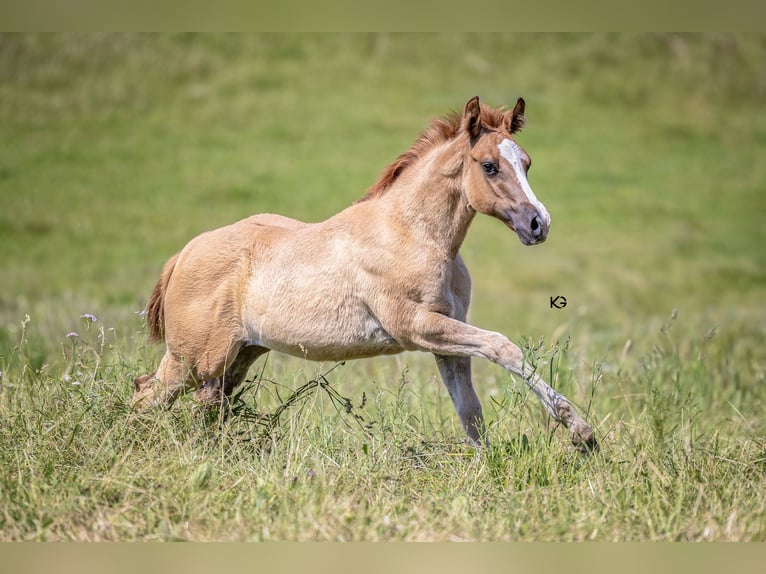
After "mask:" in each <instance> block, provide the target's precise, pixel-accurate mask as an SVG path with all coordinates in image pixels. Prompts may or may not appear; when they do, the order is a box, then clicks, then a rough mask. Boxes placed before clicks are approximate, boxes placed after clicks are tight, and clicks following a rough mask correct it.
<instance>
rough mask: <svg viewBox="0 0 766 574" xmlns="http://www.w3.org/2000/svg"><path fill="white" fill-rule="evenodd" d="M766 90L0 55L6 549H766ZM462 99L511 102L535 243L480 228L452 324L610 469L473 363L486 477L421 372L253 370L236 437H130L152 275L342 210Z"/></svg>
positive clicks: (646, 57) (432, 56)
mask: <svg viewBox="0 0 766 574" xmlns="http://www.w3.org/2000/svg"><path fill="white" fill-rule="evenodd" d="M764 69H766V42H764V39H763V38H762V37H758V36H737V35H728V34H727V35H638V36H636V35H510V36H501V35H488V36H486V35H481V36H479V35H428V36H412V35H376V36H367V35H284V36H282V35H259V36H146V35H104V36H102V35H90V36H71V35H64V36H57V35H42V36H31V35H23V36H13V35H11V36H7V35H4V36H2V37H0V205H2V208H1V209H0V261H2V265H3V270H2V273H0V371H1V372H2V374H0V539H2V540H730V541H745V540H748V541H763V540H765V539H766V527H765V526H764V525H765V524H766V520H765V517H766V512H765V506H766V496H764V492H766V488H764V486H766V484H765V483H766V480H765V478H764V476H765V473H766V438H764V437H766V420H765V419H764V416H763V404H764V399H766V385H765V384H764V383H765V382H766V351H764V349H766V327H764V326H765V325H766V312H764V307H763V304H762V301H763V297H764V295H766V276H765V275H764V269H766V256H764V251H763V249H762V245H763V244H764V240H766V231H765V229H766V228H764V227H763V225H762V220H763V215H764V212H765V211H766V209H764V208H766V196H765V195H764V190H765V189H766V167H764V164H763V162H762V160H761V158H762V157H763V155H764V151H766V115H765V114H764V112H763V109H764V107H763V104H764V100H765V99H766V84H764V77H766V76H765V75H764V74H763V71H764ZM476 93H478V94H479V95H480V96H481V97H482V98H483V99H485V100H487V101H489V102H490V103H493V104H501V103H505V104H509V105H510V104H512V103H513V101H514V100H515V97H516V96H517V95H524V96H525V98H526V99H527V108H528V124H527V127H526V129H525V130H524V132H522V134H521V136H520V138H519V139H520V142H521V144H522V145H524V146H525V148H526V149H527V151H528V152H529V153H530V155H531V156H532V157H533V160H534V168H533V170H532V172H531V173H530V178H531V183H532V186H533V188H534V189H535V191H536V193H537V194H538V196H539V197H540V198H541V199H542V200H543V201H544V202H545V204H546V206H547V207H548V209H549V210H550V211H551V213H552V216H553V227H552V232H551V235H550V238H549V240H548V241H547V242H546V243H545V244H544V245H542V246H538V247H535V248H533V249H528V248H523V247H522V246H521V245H520V243H519V242H518V241H517V240H516V239H515V238H514V237H512V236H509V234H508V232H507V230H506V229H505V228H504V227H503V226H502V225H499V224H498V223H497V222H494V221H490V220H488V219H486V218H485V219H482V218H479V219H477V221H476V222H475V223H474V225H473V227H472V229H471V232H470V233H469V236H468V239H467V241H466V243H465V245H464V248H463V254H464V257H465V258H466V260H467V262H468V265H469V268H470V269H471V271H472V274H473V277H474V295H473V300H474V303H473V307H472V313H471V321H472V322H473V323H476V324H478V325H481V326H483V327H486V328H490V329H494V330H499V331H502V332H504V333H506V334H507V335H509V337H510V338H511V339H513V340H516V341H517V342H519V343H520V344H523V345H524V346H525V348H526V350H527V352H528V354H529V356H530V357H533V358H535V360H536V361H537V364H538V365H539V372H541V373H542V374H544V376H545V377H546V378H547V379H548V380H550V381H551V382H552V384H553V385H554V386H555V387H556V388H557V389H559V390H561V391H562V392H563V393H564V394H566V395H567V396H569V397H571V398H572V399H573V400H574V401H575V402H576V403H577V404H578V405H579V406H580V408H581V410H582V411H583V412H587V413H588V418H589V420H590V421H591V422H592V423H593V424H594V425H595V427H596V428H597V432H598V434H599V437H600V438H601V443H602V450H601V452H600V453H598V454H596V455H594V456H591V457H588V458H583V457H581V456H579V455H577V454H576V453H575V452H573V451H572V449H571V448H570V447H569V446H568V445H567V440H566V436H565V433H564V432H563V430H562V429H557V428H555V426H554V425H552V423H551V421H549V420H548V418H547V416H546V415H545V413H544V411H543V410H542V408H541V407H540V405H539V403H538V402H537V400H536V399H535V398H534V396H532V395H530V394H528V393H527V391H526V390H525V389H524V388H523V386H522V385H521V384H520V382H519V381H517V380H513V379H512V378H511V377H509V376H508V375H507V374H505V373H504V372H503V371H502V370H500V369H499V368H497V367H495V366H492V365H488V364H484V363H481V362H479V361H475V364H474V378H475V381H476V387H477V391H478V393H479V395H480V397H481V399H482V403H483V405H484V410H485V416H486V417H487V419H488V422H489V429H490V437H491V440H492V442H493V447H492V448H491V449H489V450H486V451H479V452H476V451H475V450H473V449H472V448H470V447H469V446H468V445H467V444H466V443H465V442H464V439H463V434H462V431H461V429H460V428H459V426H460V425H459V422H458V421H457V417H456V415H455V414H454V410H453V408H452V405H451V403H450V401H449V397H448V396H447V393H446V391H445V390H444V389H443V388H442V386H441V384H440V382H439V381H438V375H437V372H436V369H435V368H434V365H433V364H432V360H431V359H430V358H429V357H427V356H421V355H417V354H404V355H400V356H397V357H389V358H380V359H372V360H366V361H357V362H349V363H346V364H344V365H339V366H336V365H332V364H315V363H309V362H305V361H301V360H298V359H293V358H289V357H284V356H280V355H277V354H270V355H269V356H268V357H267V359H266V360H265V362H264V360H263V359H261V360H259V361H258V363H256V366H255V367H254V369H253V370H252V371H251V373H250V375H249V378H248V382H247V383H246V385H245V388H244V389H243V392H242V393H241V394H240V395H239V396H238V397H237V399H236V400H235V402H234V405H233V409H234V410H233V413H232V414H231V416H229V417H228V418H227V419H226V420H221V419H219V417H218V416H216V415H211V414H210V413H205V412H200V411H199V410H198V409H196V408H195V407H194V405H193V404H192V403H191V402H190V401H186V400H184V401H181V402H180V404H178V405H177V406H176V407H175V408H174V409H173V410H172V411H170V412H165V413H154V414H152V415H150V416H148V417H145V418H142V419H139V420H135V419H131V418H130V417H129V413H128V410H129V401H130V395H131V388H130V384H129V382H130V380H131V379H132V378H133V377H134V376H136V375H137V374H140V373H144V372H148V371H150V370H151V369H152V368H153V365H155V364H156V362H157V360H158V356H159V354H160V353H161V350H160V349H159V348H156V347H148V346H147V342H146V335H145V331H144V327H143V324H142V322H141V318H140V317H139V316H137V315H136V314H135V313H136V311H139V310H140V309H142V307H143V305H144V304H145V302H146V298H147V296H148V294H149V292H150V290H151V288H152V286H153V284H154V282H155V281H156V279H157V276H158V273H159V270H160V268H161V265H162V262H163V261H164V259H165V258H166V257H167V256H168V255H170V254H171V253H173V252H174V251H175V250H177V249H178V248H179V247H180V246H182V245H183V244H184V243H185V242H186V241H187V240H188V239H189V238H191V237H192V236H193V235H195V234H197V233H199V232H201V231H203V230H205V229H208V228H211V227H215V226H219V225H223V224H225V223H229V222H231V221H233V220H236V219H238V218H241V217H243V216H245V215H247V214H250V213H254V212H259V211H274V212H281V213H285V214H289V215H292V216H295V217H300V218H304V219H308V220H319V219H322V218H324V217H327V216H329V215H331V214H332V213H334V212H336V211H338V210H340V209H342V208H343V207H344V206H345V205H348V204H349V203H350V202H352V201H353V200H355V199H356V198H358V197H359V196H361V195H362V193H363V191H364V189H365V188H366V187H367V186H368V185H369V184H370V183H371V182H372V181H373V180H374V179H375V177H376V176H377V174H378V173H379V172H380V170H381V169H382V168H383V167H384V165H385V164H386V163H387V162H389V161H391V160H392V159H393V158H394V157H395V156H396V155H397V154H398V153H400V152H401V151H403V150H404V149H405V148H406V146H408V145H409V144H410V143H411V141H412V140H413V139H414V138H415V137H416V135H417V133H418V132H419V130H421V129H422V127H423V126H424V125H425V123H426V122H427V121H428V120H429V119H430V118H431V117H433V116H436V115H439V114H442V113H445V112H446V111H448V110H450V109H453V108H458V107H460V106H461V105H462V104H463V103H464V102H465V101H466V100H467V99H468V98H469V97H471V96H473V95H474V94H476ZM557 294H563V295H565V296H566V297H567V299H568V301H569V304H568V306H567V307H566V308H565V309H563V310H553V309H550V308H549V304H548V303H549V298H550V296H554V295H557ZM88 314H91V315H92V316H93V317H96V318H97V320H96V321H93V320H92V319H91V318H89V317H88V316H87V315H88Z"/></svg>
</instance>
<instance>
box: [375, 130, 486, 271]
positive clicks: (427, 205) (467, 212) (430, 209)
mask: <svg viewBox="0 0 766 574" xmlns="http://www.w3.org/2000/svg"><path fill="white" fill-rule="evenodd" d="M458 154H459V150H457V149H456V147H455V146H454V145H450V144H444V145H442V146H440V147H439V148H437V149H436V150H434V152H432V153H430V154H428V155H426V156H425V157H424V158H423V159H422V160H420V161H419V162H418V164H415V165H413V166H411V168H410V169H408V170H407V172H405V173H403V174H402V175H401V176H400V180H399V181H397V182H395V183H394V184H393V186H392V188H391V190H390V191H389V192H387V193H386V194H385V195H383V196H381V198H380V200H381V201H384V202H388V203H389V206H390V208H391V209H389V210H387V211H388V213H389V214H391V216H392V217H395V218H397V219H398V220H399V224H400V225H402V226H404V227H405V228H406V229H407V230H408V231H409V232H410V233H412V234H413V235H414V236H416V237H417V238H419V239H420V240H423V241H427V242H429V243H431V244H433V245H435V246H436V247H437V248H438V249H439V250H441V251H443V252H445V253H447V254H448V255H449V256H450V257H451V258H453V259H454V257H455V256H456V255H457V252H458V250H459V249H460V246H461V245H462V243H463V240H464V239H465V236H466V233H467V231H468V227H469V226H470V224H471V221H472V220H473V217H474V215H475V214H476V212H475V211H474V210H473V209H472V208H471V206H470V205H468V202H467V200H466V199H465V194H464V193H463V192H462V189H461V185H462V177H461V173H462V161H460V157H459V156H458Z"/></svg>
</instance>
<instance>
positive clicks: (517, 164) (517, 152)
mask: <svg viewBox="0 0 766 574" xmlns="http://www.w3.org/2000/svg"><path fill="white" fill-rule="evenodd" d="M497 149H499V150H500V155H501V156H503V157H504V158H505V160H506V161H507V162H508V163H509V164H511V167H512V168H513V172H514V173H515V174H516V179H517V180H518V181H519V185H520V186H521V189H522V190H524V195H526V196H527V199H528V200H529V203H531V204H532V205H534V206H535V207H536V208H537V210H538V211H539V212H540V215H541V216H542V217H543V219H545V223H546V225H550V224H551V214H550V213H548V210H547V209H545V206H544V205H543V204H542V203H540V201H539V200H538V199H537V196H536V195H535V192H533V191H532V188H531V187H530V186H529V181H527V173H526V172H525V171H524V166H523V165H522V163H521V148H520V147H519V146H518V144H517V143H516V142H515V141H512V140H509V139H504V140H503V141H502V142H501V143H500V144H498V146H497Z"/></svg>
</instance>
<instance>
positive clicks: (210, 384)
mask: <svg viewBox="0 0 766 574" xmlns="http://www.w3.org/2000/svg"><path fill="white" fill-rule="evenodd" d="M266 352H268V349H267V348H265V347H257V346H250V347H244V348H243V349H242V350H241V351H240V352H239V353H238V354H237V356H236V358H235V359H234V360H233V361H232V363H231V364H230V365H228V366H227V367H226V370H225V371H224V373H223V375H222V376H220V377H216V378H214V379H210V380H207V381H205V382H204V384H203V385H202V386H201V387H200V388H199V389H198V390H197V392H195V393H194V398H195V400H197V401H198V402H200V403H202V404H206V405H210V406H222V405H223V404H224V403H225V401H226V399H228V397H230V396H231V393H232V392H234V389H235V388H237V387H238V386H239V385H240V384H241V383H242V381H244V380H245V376H246V375H247V372H248V371H249V370H250V366H251V365H252V364H253V363H254V362H255V360H256V359H257V358H258V357H260V356H261V355H263V354H264V353H266Z"/></svg>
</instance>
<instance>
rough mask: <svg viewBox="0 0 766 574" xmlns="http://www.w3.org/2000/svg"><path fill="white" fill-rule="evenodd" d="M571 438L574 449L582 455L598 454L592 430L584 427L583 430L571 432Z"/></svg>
mask: <svg viewBox="0 0 766 574" xmlns="http://www.w3.org/2000/svg"><path fill="white" fill-rule="evenodd" d="M571 438H572V444H573V445H574V447H575V449H577V450H578V451H579V452H581V453H583V454H590V453H593V452H598V450H599V445H598V441H597V440H596V433H594V432H593V429H592V428H590V427H589V426H586V427H585V428H583V429H580V430H577V431H573V432H572V435H571Z"/></svg>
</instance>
